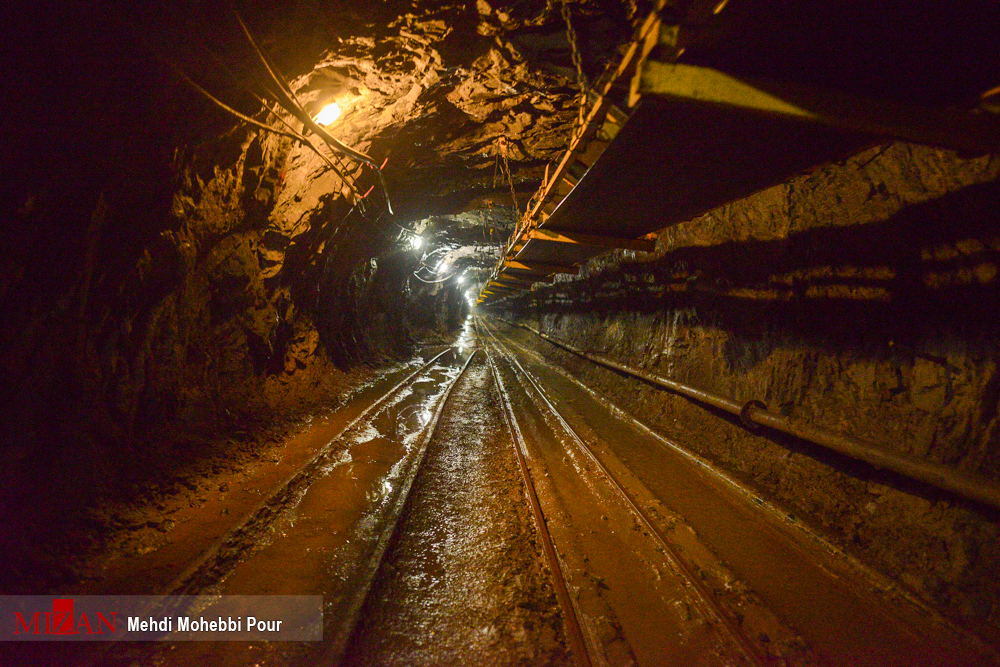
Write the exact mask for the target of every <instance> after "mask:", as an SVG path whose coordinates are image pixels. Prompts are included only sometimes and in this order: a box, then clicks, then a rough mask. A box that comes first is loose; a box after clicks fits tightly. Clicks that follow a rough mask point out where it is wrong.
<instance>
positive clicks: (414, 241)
mask: <svg viewBox="0 0 1000 667" xmlns="http://www.w3.org/2000/svg"><path fill="white" fill-rule="evenodd" d="M410 244H411V245H412V246H413V249H414V250H420V249H421V248H422V247H423V246H424V239H423V238H422V237H420V236H414V237H413V238H411V239H410Z"/></svg>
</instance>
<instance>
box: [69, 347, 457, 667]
mask: <svg viewBox="0 0 1000 667" xmlns="http://www.w3.org/2000/svg"><path fill="white" fill-rule="evenodd" d="M454 349H455V348H452V347H449V348H446V349H445V350H443V351H441V352H439V353H438V354H436V355H434V356H433V357H432V358H431V359H430V361H427V362H426V363H424V364H423V365H422V366H421V367H420V368H418V369H417V370H415V371H413V372H412V373H410V374H409V375H407V376H406V377H405V378H403V379H402V380H400V381H399V382H397V383H396V384H395V385H393V386H392V388H390V389H389V390H388V391H386V392H385V393H384V394H382V396H380V397H379V398H378V399H377V400H375V401H374V402H372V403H371V404H370V405H369V406H368V407H367V408H365V409H364V410H363V411H362V412H361V413H360V414H359V415H358V416H357V417H355V418H354V419H352V420H351V421H350V422H349V423H348V424H347V425H346V426H344V427H343V428H341V429H340V430H339V431H337V434H336V435H335V436H333V437H332V438H330V441H329V442H328V443H327V445H326V446H324V447H322V448H321V449H319V450H318V451H317V452H316V453H315V454H314V455H313V456H312V457H310V458H309V460H308V461H306V462H305V463H303V464H302V465H300V466H299V467H298V468H297V469H296V470H295V472H293V473H292V474H291V475H289V476H288V477H287V478H286V479H285V481H284V482H282V483H281V484H280V485H279V486H277V487H275V488H274V490H273V491H272V492H271V493H270V494H269V495H268V496H267V497H266V498H263V499H262V500H261V501H260V502H259V503H257V504H256V505H255V506H254V508H253V509H252V510H250V511H249V512H247V513H246V514H245V515H244V516H243V518H242V519H240V520H239V521H237V522H236V523H235V524H233V525H232V526H231V527H230V529H229V530H227V531H226V532H225V533H224V534H223V535H222V536H221V537H220V538H219V539H217V540H216V541H215V542H213V543H212V544H211V545H210V546H209V547H208V548H206V549H205V550H203V551H202V552H201V553H200V554H199V555H198V557H197V558H195V559H193V560H191V561H189V563H188V566H187V567H186V568H185V569H184V570H182V571H181V573H180V574H179V575H177V576H176V577H175V578H174V579H173V581H171V583H170V584H168V585H167V586H165V587H164V588H163V592H162V593H161V595H185V594H188V593H187V592H186V591H185V590H184V587H185V586H187V585H189V584H190V583H191V581H192V580H193V579H194V578H195V576H196V575H197V574H198V572H199V571H200V570H202V568H206V567H209V566H210V561H211V560H212V559H213V558H215V557H216V556H217V555H218V554H219V551H220V550H221V549H222V547H224V546H225V545H226V543H227V542H228V541H229V540H231V539H233V538H234V537H235V536H236V535H237V534H238V533H239V531H240V530H242V529H243V528H245V527H246V526H247V525H249V524H250V522H251V520H253V519H254V517H256V516H258V515H259V514H260V513H261V512H263V511H265V510H266V508H267V506H268V505H269V504H270V503H271V502H272V501H273V500H274V499H275V498H277V497H278V496H280V495H281V494H282V493H283V492H284V491H285V490H286V489H288V487H289V486H290V485H291V484H292V483H294V482H295V481H296V480H297V479H298V478H299V476H300V475H302V474H303V473H304V472H305V471H306V469H308V468H309V467H310V466H312V465H313V464H314V463H315V462H316V461H317V460H319V459H320V458H322V456H323V455H324V454H326V453H327V452H329V451H330V448H331V447H332V445H333V443H334V442H336V441H337V440H339V439H340V438H341V437H343V435H344V434H345V433H347V431H349V430H350V429H351V428H353V427H354V426H355V425H357V424H358V422H360V421H361V420H362V419H364V418H365V417H366V416H368V415H369V414H371V412H372V411H373V410H375V409H376V408H378V407H379V406H380V405H382V404H383V403H385V402H386V401H387V400H388V399H389V398H391V397H392V396H393V395H395V394H396V393H397V392H398V391H399V390H400V389H402V388H403V387H405V386H406V385H408V384H409V383H411V382H412V381H413V380H414V379H415V378H416V377H417V376H418V375H420V374H421V373H423V372H424V371H425V370H427V368H429V367H430V366H431V364H433V363H434V362H435V361H437V360H438V359H440V358H441V357H442V356H444V355H445V354H446V353H447V352H449V351H450V350H454ZM471 358H472V357H471V356H470V357H469V359H470V360H471ZM462 370H463V371H464V370H465V368H464V367H463V369H462ZM459 377H461V374H459ZM449 391H450V388H449ZM151 608H152V607H147V610H148V609H151ZM142 615H144V614H140V616H142ZM122 637H124V635H122ZM121 641H122V639H121V638H119V639H115V640H113V641H111V642H108V643H107V644H106V645H105V646H104V647H102V648H101V649H100V650H98V651H97V652H96V653H95V654H94V655H93V656H92V657H91V658H89V659H87V660H85V661H84V662H81V663H80V664H81V667H92V666H93V665H104V664H106V663H105V660H106V658H107V657H108V652H109V651H111V650H112V648H113V647H115V646H117V645H118V644H119V643H120V642H121Z"/></svg>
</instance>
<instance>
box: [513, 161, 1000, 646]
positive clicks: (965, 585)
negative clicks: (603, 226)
mask: <svg viewBox="0 0 1000 667" xmlns="http://www.w3.org/2000/svg"><path fill="white" fill-rule="evenodd" d="M998 175H1000V160H998V159H997V158H996V157H993V158H988V157H982V158H975V159H965V158H960V157H958V156H956V155H954V154H952V153H949V152H946V151H940V150H936V149H931V148H925V147H918V146H913V145H908V144H903V143H893V144H891V145H889V146H887V147H882V148H878V149H871V150H869V151H866V152H864V153H861V154H859V155H857V156H855V157H853V158H851V159H849V160H847V161H845V162H844V163H840V164H830V165H826V166H823V167H820V168H818V169H816V170H815V171H813V172H811V173H809V174H805V175H802V176H799V177H796V178H793V179H792V180H790V181H789V182H788V183H785V184H783V185H779V186H776V187H773V188H770V189H768V190H765V191H763V192H760V193H758V194H756V195H753V196H751V197H748V198H746V199H744V200H741V201H737V202H734V203H732V204H729V205H726V206H723V207H721V208H719V209H717V210H713V211H711V212H709V213H708V214H706V215H703V216H701V217H699V218H697V219H695V220H691V221H688V222H685V223H683V224H679V225H676V226H673V227H670V228H667V229H665V230H663V232H662V233H661V235H660V237H659V240H658V247H657V252H656V253H655V254H650V255H642V254H633V253H628V252H616V253H613V254H611V255H607V256H604V257H602V258H598V259H596V260H594V261H592V262H591V263H590V264H589V265H588V266H586V267H585V268H584V270H583V271H582V272H581V275H580V276H578V277H574V278H572V279H567V280H561V281H560V282H556V283H555V284H554V285H552V286H548V287H543V288H541V289H536V290H535V291H532V292H530V293H527V294H526V295H525V296H523V297H520V298H518V299H511V300H508V302H507V303H505V304H503V305H502V306H498V308H497V312H498V314H500V315H502V316H507V317H511V318H513V319H515V320H517V321H519V322H522V323H527V324H530V325H531V326H533V327H538V328H540V329H541V330H542V331H545V332H547V333H549V334H550V335H552V336H555V337H557V338H559V339H561V340H564V341H566V342H568V343H571V344H572V345H574V346H577V347H579V348H582V349H584V350H588V351H592V352H596V353H600V354H604V355H607V356H609V357H611V358H613V359H616V360H619V361H621V362H623V363H625V364H629V365H632V366H635V367H639V368H642V369H647V370H650V371H652V372H655V373H656V374H659V375H661V376H664V377H668V378H673V379H677V380H679V381H681V382H685V383H689V384H692V385H695V386H698V387H702V388H705V389H708V390H711V391H714V392H717V393H720V394H723V395H726V396H731V397H733V398H735V399H737V400H740V401H746V400H751V399H756V400H760V401H763V402H764V403H765V404H767V406H768V407H769V408H771V409H772V410H777V411H780V412H781V413H783V414H786V415H790V416H793V417H796V418H798V419H801V420H803V421H806V422H808V423H812V424H815V425H818V426H822V427H825V428H828V429H830V430H833V431H835V432H840V433H844V434H847V435H850V436H855V437H859V438H863V439H865V440H868V441H871V442H874V443H877V444H878V446H879V447H881V448H884V449H885V450H887V451H891V452H893V453H897V454H901V455H905V456H909V457H914V458H917V459H921V460H928V461H933V462H936V463H942V464H945V465H948V466H951V467H954V468H955V469H957V470H959V471H962V472H965V473H974V474H979V475H983V476H985V477H988V478H991V479H997V478H998V477H1000V423H998V419H997V413H998V402H1000V373H998V363H1000V333H998V331H997V328H996V313H997V312H1000V310H998V306H1000V290H998V276H997V271H998V266H1000V224H998V223H1000V181H998V180H997V177H998ZM526 335H527V334H526ZM542 345H544V346H546V347H545V349H546V350H547V351H548V352H549V353H550V354H551V355H552V356H553V358H554V359H557V360H559V361H560V363H563V364H566V365H567V366H568V367H570V368H571V369H572V371H573V372H574V373H576V374H577V375H578V376H579V377H580V378H581V379H583V380H584V381H585V382H588V383H590V384H592V385H594V386H596V387H597V388H599V389H600V390H602V391H603V392H605V393H606V395H608V396H610V397H612V398H613V400H614V401H616V402H617V403H618V404H619V405H622V406H627V407H628V408H629V409H630V410H632V411H633V413H635V414H636V415H638V416H639V417H640V418H642V419H644V420H646V421H647V422H651V423H652V424H654V425H655V426H656V427H657V428H659V429H660V430H661V431H662V432H664V433H667V434H669V435H670V436H671V437H673V438H674V439H676V440H677V441H679V442H681V443H683V445H684V446H686V447H688V448H690V449H692V450H693V451H696V452H697V453H699V454H701V455H704V456H706V457H708V458H709V459H711V460H712V461H714V462H716V463H717V464H718V465H720V466H722V467H723V468H725V469H727V470H729V471H732V472H733V473H735V474H736V475H738V476H739V477H740V478H742V479H743V480H745V481H746V482H748V483H750V484H751V485H752V486H754V487H755V488H757V489H759V490H760V491H762V492H764V493H765V494H766V495H767V496H769V497H771V498H773V499H775V500H777V501H778V502H779V503H780V504H781V505H783V506H784V507H786V508H787V509H788V510H789V511H790V512H791V513H793V514H795V515H797V516H799V517H802V518H804V519H805V520H806V521H807V522H809V523H810V524H812V525H813V526H815V527H816V528H818V529H819V530H821V531H822V532H823V533H824V534H826V535H827V536H829V537H830V538H831V539H833V540H834V541H835V542H836V543H837V544H839V545H841V546H842V547H844V548H845V549H847V550H848V551H849V552H851V553H854V554H856V555H857V556H859V557H860V558H861V559H863V560H864V561H866V562H867V563H869V564H871V565H873V566H874V567H876V568H877V569H879V570H881V571H882V572H884V573H887V574H888V575H890V576H891V577H893V578H894V579H895V580H897V581H899V582H901V583H902V584H903V585H905V586H907V587H908V588H910V589H911V590H913V591H915V592H917V593H918V594H919V595H920V596H922V597H923V598H924V599H925V600H928V601H929V602H931V603H933V604H934V605H936V606H938V607H940V608H943V609H945V610H946V611H947V612H948V613H949V614H951V615H952V616H954V617H956V618H959V619H961V620H962V621H963V622H967V623H969V624H971V625H973V626H979V627H980V629H982V628H983V627H986V626H989V627H988V629H986V630H985V631H984V632H985V633H987V634H990V635H993V634H994V633H995V632H996V630H997V629H998V628H1000V584H998V582H1000V529H998V527H997V526H998V524H997V520H998V518H1000V517H998V514H997V512H996V511H994V510H991V509H989V508H986V507H983V506H979V505H977V504H974V503H971V502H968V501H964V500H961V499H958V498H956V497H953V496H950V495H948V494H945V493H942V492H939V491H936V490H934V489H931V488H929V487H926V486H923V485H921V484H917V483H913V482H910V481H908V480H905V479H903V478H901V477H899V476H896V475H893V474H889V473H885V472H879V471H876V470H875V469H873V468H871V467H869V466H867V465H864V464H861V463H858V462H855V461H852V460H850V459H847V458H846V457H843V456H840V455H836V454H833V453H831V452H828V451H825V450H823V449H821V448H819V447H817V446H813V445H810V444H807V443H804V442H801V441H796V440H794V439H792V438H787V437H781V436H780V435H776V434H774V433H769V432H766V431H758V432H751V431H749V430H747V429H746V428H744V427H743V426H741V425H740V423H739V421H738V420H734V419H728V418H726V417H725V416H724V415H721V414H716V413H714V412H712V411H710V410H707V409H705V408H703V407H699V406H697V405H695V404H693V403H691V402H689V401H687V400H686V399H683V398H680V397H678V396H674V395H671V394H669V393H667V392H665V391H663V390H658V389H655V388H652V387H650V386H648V385H645V384H643V383H641V382H638V381H635V380H631V379H626V378H624V377H622V376H619V375H617V374H615V373H612V372H610V371H607V370H604V369H601V368H599V367H596V366H594V365H593V364H590V363H589V362H586V361H583V360H581V359H579V358H578V357H574V356H572V355H569V354H567V353H564V352H562V351H559V350H558V349H557V348H554V347H553V346H551V345H548V344H547V343H542Z"/></svg>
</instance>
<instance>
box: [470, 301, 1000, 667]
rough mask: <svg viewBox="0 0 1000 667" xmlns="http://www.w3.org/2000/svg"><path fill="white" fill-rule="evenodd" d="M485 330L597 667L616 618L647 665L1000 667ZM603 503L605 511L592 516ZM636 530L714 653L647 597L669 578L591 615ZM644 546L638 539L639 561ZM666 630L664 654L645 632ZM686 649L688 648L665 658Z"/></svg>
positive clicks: (630, 561) (906, 599)
mask: <svg viewBox="0 0 1000 667" xmlns="http://www.w3.org/2000/svg"><path fill="white" fill-rule="evenodd" d="M477 325H478V328H479V332H480V336H481V337H482V339H483V340H484V341H485V342H486V348H487V351H488V355H489V357H490V359H491V363H493V364H494V368H495V369H496V373H497V378H498V382H502V384H503V385H504V392H505V394H506V395H507V399H506V403H507V405H508V406H509V407H508V410H509V414H510V415H511V418H512V421H516V422H520V424H521V425H520V427H519V430H521V431H523V432H525V435H526V437H524V438H522V439H521V446H522V447H524V448H525V458H526V459H528V460H529V463H530V466H529V467H530V469H531V475H532V477H533V479H534V482H535V484H536V485H537V486H538V488H539V495H540V497H541V500H542V503H541V504H542V507H543V510H544V511H545V521H546V522H547V524H548V527H549V530H550V532H551V533H552V535H553V538H554V542H555V546H556V551H557V552H558V553H559V556H560V558H559V567H560V568H561V570H562V574H563V577H564V578H565V579H566V580H567V581H568V582H570V590H571V593H572V594H573V599H574V605H573V607H574V609H573V611H574V612H575V613H576V615H577V617H578V618H579V619H580V620H579V623H580V625H581V626H582V627H584V628H585V629H587V628H588V626H589V632H585V635H586V636H587V647H586V649H587V652H588V656H587V657H586V658H585V660H590V661H591V662H593V663H594V664H601V663H602V661H601V657H602V652H603V654H604V656H603V657H604V658H606V662H604V663H603V664H615V662H616V661H615V659H614V656H613V655H608V654H609V643H608V642H607V641H602V639H601V637H602V635H601V632H600V630H599V629H597V626H599V625H600V616H601V615H602V614H604V615H617V617H618V619H619V620H620V622H621V625H622V632H621V633H620V634H621V635H623V636H624V637H625V639H626V643H628V644H629V647H630V648H631V649H632V650H633V655H632V656H631V657H632V658H633V659H634V664H650V665H653V664H779V665H799V664H802V665H805V664H822V665H828V664H829V665H880V666H881V665H968V664H977V665H987V664H998V660H997V654H996V652H995V651H994V650H993V649H991V648H990V647H989V646H987V645H986V644H984V643H983V642H982V641H981V640H979V639H978V638H977V637H975V636H974V635H972V634H970V633H969V632H967V631H965V630H964V629H962V628H960V627H958V626H956V625H955V624H953V623H951V622H950V621H948V620H947V619H944V618H942V617H941V616H940V615H938V614H936V613H935V612H934V611H933V610H931V609H929V608H928V607H926V606H925V605H923V604H922V603H920V602H919V600H916V599H915V598H914V597H913V596H912V595H910V594H908V593H907V592H906V591H905V590H902V589H900V588H899V587H898V586H895V585H893V584H892V583H891V582H889V581H887V580H886V579H885V578H884V577H881V576H880V575H878V574H877V573H874V572H873V571H871V570H870V569H868V568H866V567H864V566H863V565H862V564H860V563H859V562H857V561H856V560H853V559H851V558H850V557H848V556H847V555H845V554H843V553H842V552H839V551H838V550H836V549H835V548H833V547H832V546H831V545H830V544H829V543H827V542H825V541H824V540H823V539H822V538H820V537H818V536H817V535H816V534H814V533H812V532H811V531H809V530H807V529H806V528H805V527H804V526H802V525H801V523H800V522H799V521H797V520H796V519H794V518H792V517H790V516H788V515H786V514H784V513H783V512H781V510H779V509H778V508H775V507H773V506H771V505H770V504H769V503H767V501H766V500H764V499H762V498H759V497H758V496H757V495H756V494H754V493H753V492H752V491H751V490H748V489H746V488H745V487H743V486H742V485H741V484H739V483H737V482H735V481H734V480H733V479H732V478H730V477H728V476H727V475H725V474H724V473H722V472H720V471H718V470H716V469H715V468H714V467H713V466H711V464H709V463H707V462H705V461H703V460H701V459H698V458H697V457H695V456H693V455H691V454H690V453H689V452H687V451H686V450H684V449H683V448H682V447H680V446H679V445H677V444H676V443H673V442H671V441H668V440H666V439H664V438H663V437H662V436H660V435H658V434H656V433H655V432H654V431H652V430H650V429H649V428H648V427H645V426H644V425H643V424H641V423H640V422H638V421H636V420H635V418H634V417H631V416H630V414H629V412H628V411H627V410H623V409H622V408H621V407H616V406H615V405H614V402H615V401H614V400H613V399H612V400H609V399H608V397H604V396H601V395H599V394H597V393H596V392H594V391H593V390H592V389H590V388H588V387H586V386H585V385H583V384H582V383H580V382H579V381H578V380H577V379H576V378H575V377H572V376H571V375H570V374H568V373H567V371H566V370H564V369H562V368H561V367H560V366H559V365H558V364H557V363H554V360H553V358H552V357H550V356H548V355H540V354H539V351H538V350H536V349H535V348H534V346H533V345H532V344H531V343H532V341H533V340H535V339H534V338H531V337H528V338H527V339H525V338H524V336H523V335H520V334H519V333H518V332H519V331H520V330H519V329H517V328H510V329H502V328H501V327H499V326H497V325H496V324H494V323H493V322H486V321H484V320H480V321H479V322H478V323H477ZM544 349H548V348H544ZM546 433H548V435H546ZM567 460H568V463H567ZM560 468H561V469H560ZM573 477H577V478H578V481H577V482H576V484H575V485H574V483H573V482H572V478H573ZM602 490H603V495H602ZM613 501H614V502H617V504H618V505H619V507H620V508H622V511H620V512H619V513H618V520H617V521H615V520H614V517H613V516H611V512H610V511H608V510H609V509H610V508H611V507H612V506H613V505H614V502H613ZM588 504H590V505H592V506H594V507H597V508H601V509H598V510H594V511H590V512H587V511H586V510H585V509H583V510H581V509H578V508H580V507H581V506H586V505H588ZM598 512H603V514H602V515H601V516H600V517H599V519H600V520H596V519H595V516H596V515H597V513H598ZM609 519H610V520H609ZM602 524H604V525H603V528H604V530H603V532H602ZM587 531H597V534H599V535H603V536H602V538H601V539H600V540H591V541H590V543H589V544H588V543H587V540H582V539H580V535H581V534H584V535H585V534H586V533H587ZM625 531H630V532H631V533H633V534H634V535H641V536H642V538H643V539H644V540H645V541H646V542H647V543H650V544H652V545H654V548H653V549H652V551H653V552H658V553H659V554H660V557H661V560H662V563H663V565H662V566H661V567H658V568H656V570H658V571H659V572H660V575H659V576H662V577H663V578H664V579H666V578H667V575H669V576H672V577H674V578H675V579H676V581H677V582H679V586H678V587H677V588H675V589H674V590H673V591H670V592H669V593H668V595H673V596H674V597H673V598H672V599H673V600H674V602H675V603H677V602H679V603H680V604H681V605H686V606H689V607H690V608H691V609H692V610H695V613H694V617H695V618H696V619H697V618H700V619H702V621H703V624H704V625H705V626H707V627H708V628H709V629H708V630H706V632H705V634H706V635H713V636H714V637H715V638H716V640H715V643H714V644H713V643H712V641H702V642H701V643H694V644H693V646H694V651H693V652H692V653H690V654H689V655H688V656H687V657H681V658H680V659H678V656H682V655H683V653H684V650H685V646H684V642H685V641H686V640H687V638H688V637H686V636H685V635H684V633H683V631H681V632H675V631H673V630H672V629H671V626H670V624H669V620H670V619H669V610H668V609H662V608H661V609H659V610H657V607H656V604H650V601H649V600H643V599H642V589H643V588H645V587H648V586H652V585H654V583H658V582H652V581H651V580H650V579H649V578H647V577H643V576H635V577H632V578H629V577H624V576H620V575H619V573H617V572H613V573H612V576H614V577H616V579H615V580H605V583H606V584H607V585H608V586H609V587H610V588H611V589H614V588H615V587H616V586H620V587H624V589H625V590H626V591H628V593H626V594H622V595H619V596H618V599H617V600H615V596H614V595H612V594H611V593H609V592H607V591H604V592H601V591H598V592H597V593H596V595H602V594H603V597H604V598H605V599H606V600H607V602H608V606H609V607H610V609H608V608H604V609H600V608H598V609H597V610H596V611H595V609H594V608H591V609H590V610H588V609H586V605H585V604H584V603H583V602H581V601H586V599H587V597H588V595H589V596H591V597H593V596H594V595H595V593H594V591H593V589H594V588H595V587H594V586H591V587H590V588H591V589H592V590H590V591H589V592H588V590H587V589H588V586H587V583H586V582H587V581H588V580H593V579H594V578H595V577H603V576H604V575H605V572H602V571H600V568H601V567H602V564H601V560H600V557H599V555H600V550H601V545H600V543H601V541H602V540H608V541H613V540H614V539H615V533H616V532H618V533H621V532H625ZM641 541H642V540H640V539H638V537H636V539H634V540H632V541H631V544H632V545H633V547H634V548H635V549H636V552H635V553H640V551H641V549H642V545H641V544H640V542H641ZM590 550H596V551H597V553H598V557H594V555H593V553H592V552H591V551H590ZM633 555H634V554H628V555H627V557H626V556H624V555H621V554H618V555H616V556H615V557H614V558H609V559H607V561H606V562H605V563H604V564H603V567H605V568H608V567H611V568H620V569H629V570H631V571H632V572H635V573H640V572H642V571H643V569H644V568H646V569H647V570H649V569H650V568H649V567H648V566H649V562H650V561H646V562H643V561H644V559H643V558H638V559H636V558H633ZM654 579H655V575H654ZM581 581H583V582H584V583H582V584H581V583H579V582H581ZM596 588H600V586H597V587H596ZM636 591H638V593H635V592H636ZM654 602H655V601H654ZM566 613H567V614H568V613H569V612H568V611H567V612H566ZM595 616H596V617H597V620H595V619H594V617H595ZM640 616H642V618H637V617H640ZM630 622H631V625H630ZM650 625H653V626H655V627H656V631H655V632H653V633H651V635H652V636H653V637H654V638H656V639H657V640H658V641H659V642H660V644H659V646H656V645H653V646H651V645H649V643H648V639H649V636H647V635H644V632H645V631H646V630H647V629H648V626H650ZM695 625H697V623H695ZM679 627H683V624H681V626H679ZM605 636H606V633H605ZM644 641H647V645H646V646H645V647H644V646H643V645H642V644H643V642H644ZM671 642H674V643H675V646H673V647H672V648H670V649H669V650H664V651H662V652H661V653H659V654H657V653H656V649H657V648H661V649H662V647H663V646H665V645H669V644H671ZM611 648H612V649H613V646H612V647H611ZM612 652H613V651H612ZM581 664H585V663H581Z"/></svg>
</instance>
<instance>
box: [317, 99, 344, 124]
mask: <svg viewBox="0 0 1000 667" xmlns="http://www.w3.org/2000/svg"><path fill="white" fill-rule="evenodd" d="M338 118H340V105H339V104H337V103H336V102H331V103H330V104H327V105H326V106H325V107H323V110H322V111H320V112H319V114H318V115H317V116H316V123H317V124H319V125H329V124H330V123H332V122H334V121H335V120H337V119H338Z"/></svg>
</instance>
